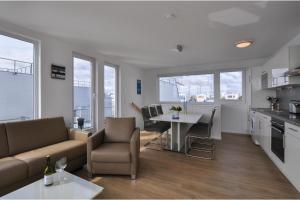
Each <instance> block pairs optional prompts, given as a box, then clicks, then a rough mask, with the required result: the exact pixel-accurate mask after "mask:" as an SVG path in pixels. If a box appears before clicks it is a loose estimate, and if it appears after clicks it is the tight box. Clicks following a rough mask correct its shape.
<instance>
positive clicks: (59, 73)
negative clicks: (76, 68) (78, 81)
mask: <svg viewBox="0 0 300 200" xmlns="http://www.w3.org/2000/svg"><path fill="white" fill-rule="evenodd" d="M51 78H54V79H61V80H65V79H66V67H63V66H58V65H51Z"/></svg>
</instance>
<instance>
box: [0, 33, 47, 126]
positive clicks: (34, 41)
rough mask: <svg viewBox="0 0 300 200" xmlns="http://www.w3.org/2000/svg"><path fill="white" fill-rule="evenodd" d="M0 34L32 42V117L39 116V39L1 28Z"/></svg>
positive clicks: (36, 117)
mask: <svg viewBox="0 0 300 200" xmlns="http://www.w3.org/2000/svg"><path fill="white" fill-rule="evenodd" d="M0 35H4V36H6V37H10V38H13V39H17V40H21V41H24V42H28V43H31V44H33V102H32V103H33V119H38V118H41V116H42V115H41V78H40V77H41V69H40V66H41V63H40V60H41V59H40V56H41V52H40V49H41V41H40V40H38V39H34V38H31V37H28V36H23V35H20V34H15V33H11V32H7V31H3V30H0ZM21 121H22V120H21ZM7 122H9V121H7Z"/></svg>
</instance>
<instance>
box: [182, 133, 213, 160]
mask: <svg viewBox="0 0 300 200" xmlns="http://www.w3.org/2000/svg"><path fill="white" fill-rule="evenodd" d="M187 137H188V138H189V144H186V146H188V147H187V148H186V155H187V156H189V157H193V158H200V159H206V160H213V159H214V158H215V149H216V146H215V144H214V142H213V141H212V140H210V139H209V140H208V142H205V143H202V142H200V143H199V142H194V143H195V144H200V145H202V144H206V145H209V146H210V148H206V147H193V146H192V142H191V137H189V136H187ZM195 139H200V140H201V138H195ZM186 143H187V142H186ZM190 150H195V151H200V152H205V153H209V156H208V157H205V156H197V155H193V154H191V153H189V151H190Z"/></svg>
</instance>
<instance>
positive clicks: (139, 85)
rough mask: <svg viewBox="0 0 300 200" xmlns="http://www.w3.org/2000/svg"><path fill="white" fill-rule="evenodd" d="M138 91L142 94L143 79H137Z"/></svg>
mask: <svg viewBox="0 0 300 200" xmlns="http://www.w3.org/2000/svg"><path fill="white" fill-rule="evenodd" d="M136 93H137V94H138V95H141V94H142V81H141V80H139V79H138V80H137V81H136Z"/></svg>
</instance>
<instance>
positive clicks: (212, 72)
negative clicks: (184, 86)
mask: <svg viewBox="0 0 300 200" xmlns="http://www.w3.org/2000/svg"><path fill="white" fill-rule="evenodd" d="M196 75H213V80H214V81H213V82H214V101H213V102H188V104H189V105H199V104H200V105H213V104H215V103H216V100H217V98H216V97H217V92H216V91H217V90H216V77H217V73H216V72H214V71H203V72H190V73H176V74H159V75H158V76H157V77H156V83H157V84H156V91H157V93H156V96H157V102H159V103H160V104H180V103H183V102H180V101H161V100H160V83H159V78H162V77H174V76H196Z"/></svg>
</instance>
